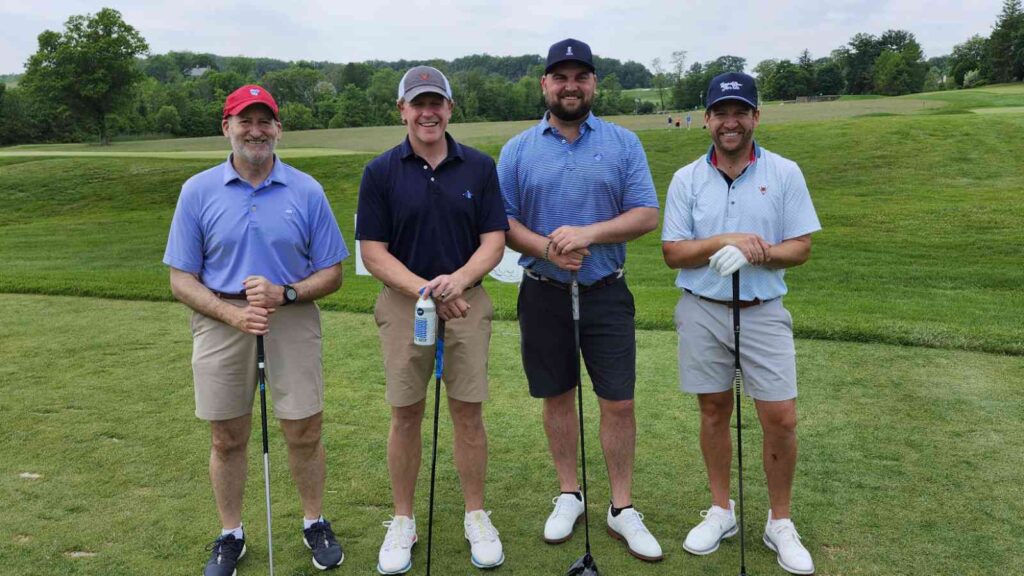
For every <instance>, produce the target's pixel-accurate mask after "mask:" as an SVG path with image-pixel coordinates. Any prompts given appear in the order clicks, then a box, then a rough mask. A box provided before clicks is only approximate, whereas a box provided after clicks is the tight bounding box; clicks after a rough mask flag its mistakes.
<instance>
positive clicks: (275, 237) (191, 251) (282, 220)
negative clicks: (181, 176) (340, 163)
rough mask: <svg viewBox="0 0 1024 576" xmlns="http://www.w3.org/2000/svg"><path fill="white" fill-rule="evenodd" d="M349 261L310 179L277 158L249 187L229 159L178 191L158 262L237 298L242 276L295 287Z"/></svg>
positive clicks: (326, 206) (319, 189)
mask: <svg viewBox="0 0 1024 576" xmlns="http://www.w3.org/2000/svg"><path fill="white" fill-rule="evenodd" d="M346 257H348V247H346V246H345V241H344V239H342V237H341V230H339V229H338V222H337V221H336V220H335V218H334V214H333V213H332V212H331V206H330V204H329V203H328V202H327V197H326V196H325V195H324V189H323V187H322V186H320V183H319V182H317V181H316V180H315V179H313V177H312V176H310V175H308V174H305V173H304V172H300V171H299V170H296V169H295V168H292V167H291V166H289V165H287V164H285V163H284V162H282V161H281V159H280V158H277V157H276V156H275V158H274V168H273V170H271V172H270V176H268V177H267V179H266V180H265V181H264V182H262V183H261V184H260V185H259V186H258V187H256V188H253V187H252V185H250V184H249V183H248V182H246V181H245V180H243V179H242V177H241V176H239V175H238V172H236V171H235V169H234V167H233V166H232V165H231V158H230V157H228V160H227V161H226V162H224V163H223V164H221V165H219V166H214V167H213V168H210V169H209V170H206V171H203V172H200V173H199V174H196V175H195V176H193V177H191V178H189V179H188V181H187V182H185V184H184V186H182V187H181V195H180V196H179V197H178V206H177V208H175V210H174V219H173V220H172V221H171V231H170V234H169V235H168V237H167V250H166V251H165V252H164V260H163V262H164V264H166V265H168V266H172V267H174V268H177V269H179V270H182V271H185V272H189V273H192V274H198V275H199V279H200V281H201V282H202V283H203V284H204V285H205V286H206V287H207V288H209V289H211V290H214V291H217V292H225V293H238V292H241V291H243V290H244V286H243V285H242V281H243V280H245V278H246V277H248V276H264V277H266V278H267V279H268V280H270V281H271V282H273V283H275V284H293V283H295V282H298V281H300V280H303V279H305V278H308V277H309V276H310V275H312V274H313V273H314V272H316V271H318V270H322V269H324V268H330V267H331V266H334V265H335V264H337V263H339V262H341V261H342V260H344V259H345V258H346Z"/></svg>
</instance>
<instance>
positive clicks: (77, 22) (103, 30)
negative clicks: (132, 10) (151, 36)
mask: <svg viewBox="0 0 1024 576" xmlns="http://www.w3.org/2000/svg"><path fill="white" fill-rule="evenodd" d="M148 50H149V46H148V45H147V44H146V41H145V40H144V39H143V38H142V36H141V35H140V34H139V33H138V32H137V31H136V30H135V28H133V27H132V26H130V25H129V24H127V23H125V21H124V20H122V19H121V13H120V12H118V11H117V10H113V9H110V8H104V9H102V10H100V11H99V12H98V13H96V15H91V14H86V15H84V16H72V17H71V18H69V19H68V21H67V22H65V23H64V32H63V33H60V32H54V31H52V30H46V31H44V32H43V33H42V34H40V35H39V50H38V51H37V52H36V53H35V54H33V55H32V56H31V57H30V58H29V60H28V64H27V65H26V67H25V76H24V78H23V79H22V83H23V84H24V86H25V87H26V88H27V89H28V90H29V91H31V92H32V93H33V94H34V95H35V97H36V98H37V99H41V100H44V101H50V102H59V103H62V104H64V105H66V106H68V108H69V109H71V110H72V111H73V112H75V113H76V114H79V115H81V116H82V117H84V118H86V119H88V120H89V121H91V122H92V123H93V124H94V125H95V126H96V128H97V129H98V131H99V137H100V142H101V143H102V144H108V143H109V142H110V136H109V134H108V132H107V116H108V115H109V114H111V113H113V112H115V111H117V110H119V109H120V108H121V107H122V106H124V105H126V104H127V103H129V102H130V101H131V96H132V87H133V86H134V85H135V84H136V83H137V82H138V81H139V79H140V78H141V76H142V73H141V71H140V70H139V67H138V65H137V64H136V61H135V59H136V58H137V57H138V56H140V55H143V54H145V53H146V52H147V51H148Z"/></svg>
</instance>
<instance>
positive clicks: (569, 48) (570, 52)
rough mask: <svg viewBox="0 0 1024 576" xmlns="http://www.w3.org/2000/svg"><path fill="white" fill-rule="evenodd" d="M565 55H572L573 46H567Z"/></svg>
mask: <svg viewBox="0 0 1024 576" xmlns="http://www.w3.org/2000/svg"><path fill="white" fill-rule="evenodd" d="M565 55H566V56H572V46H566V47H565Z"/></svg>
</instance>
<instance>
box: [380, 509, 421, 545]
mask: <svg viewBox="0 0 1024 576" xmlns="http://www.w3.org/2000/svg"><path fill="white" fill-rule="evenodd" d="M381 524H383V525H384V527H385V528H387V529H388V532H387V534H385V535H384V549H385V550H394V549H396V548H412V535H413V534H414V533H415V532H414V531H413V530H409V529H408V526H410V525H411V524H412V523H411V522H409V521H406V520H399V519H397V518H395V517H392V518H391V520H385V521H384V522H382V523H381Z"/></svg>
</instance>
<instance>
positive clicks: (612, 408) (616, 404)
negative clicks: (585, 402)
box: [601, 400, 634, 421]
mask: <svg viewBox="0 0 1024 576" xmlns="http://www.w3.org/2000/svg"><path fill="white" fill-rule="evenodd" d="M633 409H634V403H633V401H632V400H614V401H613V400H602V401H601V418H609V419H611V420H620V421H621V420H632V419H633Z"/></svg>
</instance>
